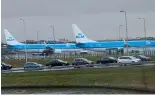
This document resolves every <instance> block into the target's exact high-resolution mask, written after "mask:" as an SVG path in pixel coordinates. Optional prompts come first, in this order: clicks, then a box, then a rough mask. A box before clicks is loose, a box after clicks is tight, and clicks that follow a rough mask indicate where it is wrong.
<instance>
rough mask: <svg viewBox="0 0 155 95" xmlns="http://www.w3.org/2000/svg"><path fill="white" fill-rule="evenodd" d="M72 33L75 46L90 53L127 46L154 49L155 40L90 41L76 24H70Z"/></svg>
mask: <svg viewBox="0 0 155 95" xmlns="http://www.w3.org/2000/svg"><path fill="white" fill-rule="evenodd" d="M72 28H73V32H74V35H75V39H76V43H77V44H76V46H77V47H79V48H83V49H86V50H92V51H105V50H106V49H112V48H117V49H123V48H124V47H126V46H128V47H129V48H144V47H155V40H146V41H145V40H134V41H128V42H126V41H125V40H124V41H104V42H97V41H93V40H90V39H88V38H87V37H86V35H85V34H84V33H83V32H82V31H81V30H80V29H79V28H78V26H77V25H76V24H72Z"/></svg>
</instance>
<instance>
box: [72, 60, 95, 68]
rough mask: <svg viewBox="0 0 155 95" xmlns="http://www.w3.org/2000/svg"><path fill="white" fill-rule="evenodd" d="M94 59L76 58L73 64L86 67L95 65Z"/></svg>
mask: <svg viewBox="0 0 155 95" xmlns="http://www.w3.org/2000/svg"><path fill="white" fill-rule="evenodd" d="M93 63H94V62H93V61H91V60H88V59H86V58H76V59H74V61H73V63H72V65H74V66H80V65H85V66H86V67H93Z"/></svg>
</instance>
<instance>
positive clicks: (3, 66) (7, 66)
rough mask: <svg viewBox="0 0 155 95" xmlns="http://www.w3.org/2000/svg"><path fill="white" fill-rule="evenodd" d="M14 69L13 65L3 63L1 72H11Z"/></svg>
mask: <svg viewBox="0 0 155 95" xmlns="http://www.w3.org/2000/svg"><path fill="white" fill-rule="evenodd" d="M11 68H12V65H10V64H6V63H1V70H9V69H11Z"/></svg>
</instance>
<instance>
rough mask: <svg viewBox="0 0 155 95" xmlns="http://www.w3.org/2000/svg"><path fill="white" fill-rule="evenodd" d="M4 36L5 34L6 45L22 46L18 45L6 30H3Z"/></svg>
mask: <svg viewBox="0 0 155 95" xmlns="http://www.w3.org/2000/svg"><path fill="white" fill-rule="evenodd" d="M4 34H5V39H6V43H7V44H8V45H19V44H22V43H19V42H18V41H17V40H16V39H15V38H14V37H13V36H12V34H11V33H10V32H9V31H8V30H7V29H4Z"/></svg>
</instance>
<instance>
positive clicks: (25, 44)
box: [20, 19, 27, 63]
mask: <svg viewBox="0 0 155 95" xmlns="http://www.w3.org/2000/svg"><path fill="white" fill-rule="evenodd" d="M20 20H21V21H22V22H23V25H24V37H25V61H26V63H27V50H26V31H25V21H24V19H20Z"/></svg>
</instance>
